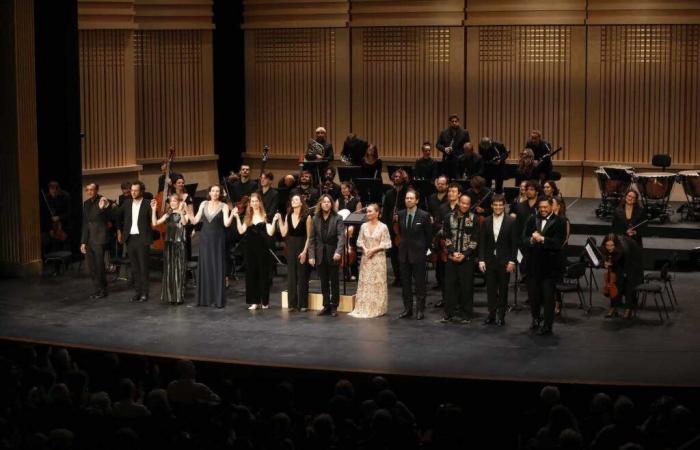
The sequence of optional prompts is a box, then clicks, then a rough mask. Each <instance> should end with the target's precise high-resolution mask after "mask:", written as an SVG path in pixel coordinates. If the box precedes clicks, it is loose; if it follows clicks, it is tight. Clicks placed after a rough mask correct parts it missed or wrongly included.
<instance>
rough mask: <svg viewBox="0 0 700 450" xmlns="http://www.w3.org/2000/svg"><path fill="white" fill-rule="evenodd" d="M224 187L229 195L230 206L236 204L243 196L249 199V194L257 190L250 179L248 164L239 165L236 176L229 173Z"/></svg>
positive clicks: (255, 184) (256, 185)
mask: <svg viewBox="0 0 700 450" xmlns="http://www.w3.org/2000/svg"><path fill="white" fill-rule="evenodd" d="M226 185H227V186H226V187H227V188H228V192H229V193H230V194H231V198H230V199H229V200H230V201H231V203H232V204H236V203H238V201H239V200H240V199H241V198H242V197H243V196H246V197H250V194H252V193H253V192H255V191H257V190H258V184H257V183H256V182H255V180H253V179H251V178H250V166H249V165H248V164H241V168H240V169H239V171H238V175H236V174H235V173H233V172H231V173H230V174H229V177H228V180H227V181H226Z"/></svg>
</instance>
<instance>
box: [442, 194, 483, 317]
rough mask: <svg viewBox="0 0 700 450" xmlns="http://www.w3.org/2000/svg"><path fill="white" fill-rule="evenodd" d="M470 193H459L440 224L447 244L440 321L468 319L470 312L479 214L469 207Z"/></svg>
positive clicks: (472, 311)
mask: <svg viewBox="0 0 700 450" xmlns="http://www.w3.org/2000/svg"><path fill="white" fill-rule="evenodd" d="M470 209H471V197H469V196H468V195H467V194H462V195H460V197H459V202H458V203H457V208H455V210H454V211H453V212H452V213H450V214H449V215H448V216H447V217H445V220H444V221H443V224H442V229H443V234H444V235H445V244H446V245H447V255H448V257H447V264H446V265H445V314H444V315H443V317H442V320H441V322H443V323H445V322H449V321H451V320H452V319H453V318H459V320H460V322H461V323H463V324H465V325H466V324H469V323H471V319H472V316H473V314H474V266H475V264H476V260H477V257H478V253H477V252H478V246H479V245H478V244H479V217H478V216H477V215H476V214H474V213H473V212H471V211H470Z"/></svg>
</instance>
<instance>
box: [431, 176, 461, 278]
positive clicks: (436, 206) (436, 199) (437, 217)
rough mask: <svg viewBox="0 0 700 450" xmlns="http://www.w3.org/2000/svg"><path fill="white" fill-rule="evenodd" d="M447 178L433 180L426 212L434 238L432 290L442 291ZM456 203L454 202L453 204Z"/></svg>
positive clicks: (441, 177) (440, 177)
mask: <svg viewBox="0 0 700 450" xmlns="http://www.w3.org/2000/svg"><path fill="white" fill-rule="evenodd" d="M447 182H448V180H447V177H446V176H444V175H440V176H439V177H437V178H436V179H435V192H434V193H433V194H431V195H430V197H428V212H429V213H430V217H431V219H432V223H433V232H434V234H435V237H434V238H433V247H432V252H433V255H435V257H434V262H435V281H436V283H435V285H434V286H433V289H442V280H443V275H444V274H445V262H444V261H443V260H442V258H441V255H440V250H441V247H442V246H441V243H444V239H443V238H442V234H440V230H441V228H442V219H443V217H444V214H442V213H441V209H442V206H443V205H446V204H447V203H448V202H447ZM456 203H457V202H456V201H455V204H456Z"/></svg>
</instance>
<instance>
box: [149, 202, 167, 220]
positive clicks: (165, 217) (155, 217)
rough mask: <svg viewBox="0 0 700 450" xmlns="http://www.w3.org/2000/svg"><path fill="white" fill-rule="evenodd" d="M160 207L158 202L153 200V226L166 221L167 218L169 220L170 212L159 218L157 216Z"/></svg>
mask: <svg viewBox="0 0 700 450" xmlns="http://www.w3.org/2000/svg"><path fill="white" fill-rule="evenodd" d="M157 209H158V202H156V200H155V199H153V200H151V226H152V227H156V226H158V225H160V224H162V223H165V221H166V220H168V216H170V214H163V215H162V216H161V218H160V219H159V218H158V217H157V216H156V210H157Z"/></svg>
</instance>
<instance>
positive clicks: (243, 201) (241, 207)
mask: <svg viewBox="0 0 700 450" xmlns="http://www.w3.org/2000/svg"><path fill="white" fill-rule="evenodd" d="M268 159H270V147H269V146H268V145H266V146H264V147H263V152H262V164H261V165H260V175H258V180H260V177H261V176H262V174H263V172H265V165H266V164H267V160H268ZM227 191H228V190H227ZM249 201H250V196H249V195H243V196H241V198H240V199H238V202H237V203H236V208H238V212H239V213H240V212H245V211H246V209H248V202H249Z"/></svg>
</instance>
